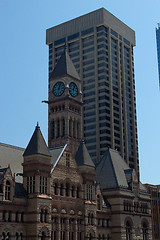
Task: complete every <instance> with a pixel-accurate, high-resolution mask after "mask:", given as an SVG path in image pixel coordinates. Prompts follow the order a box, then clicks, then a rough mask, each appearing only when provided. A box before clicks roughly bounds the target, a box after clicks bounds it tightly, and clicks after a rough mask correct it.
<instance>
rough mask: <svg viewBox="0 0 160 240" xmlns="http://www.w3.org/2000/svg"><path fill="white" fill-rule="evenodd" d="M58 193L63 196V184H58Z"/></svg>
mask: <svg viewBox="0 0 160 240" xmlns="http://www.w3.org/2000/svg"><path fill="white" fill-rule="evenodd" d="M60 195H61V196H63V184H61V185H60Z"/></svg>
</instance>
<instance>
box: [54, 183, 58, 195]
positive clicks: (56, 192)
mask: <svg viewBox="0 0 160 240" xmlns="http://www.w3.org/2000/svg"><path fill="white" fill-rule="evenodd" d="M54 194H55V195H58V185H57V183H55V184H54Z"/></svg>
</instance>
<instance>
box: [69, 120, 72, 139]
mask: <svg viewBox="0 0 160 240" xmlns="http://www.w3.org/2000/svg"><path fill="white" fill-rule="evenodd" d="M69 136H70V137H72V119H70V120H69Z"/></svg>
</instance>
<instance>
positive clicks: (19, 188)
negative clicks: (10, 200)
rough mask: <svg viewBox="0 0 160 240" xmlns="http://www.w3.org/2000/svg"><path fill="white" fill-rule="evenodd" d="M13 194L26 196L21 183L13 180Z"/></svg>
mask: <svg viewBox="0 0 160 240" xmlns="http://www.w3.org/2000/svg"><path fill="white" fill-rule="evenodd" d="M15 196H16V197H27V192H26V190H25V189H24V187H23V184H22V183H17V182H15Z"/></svg>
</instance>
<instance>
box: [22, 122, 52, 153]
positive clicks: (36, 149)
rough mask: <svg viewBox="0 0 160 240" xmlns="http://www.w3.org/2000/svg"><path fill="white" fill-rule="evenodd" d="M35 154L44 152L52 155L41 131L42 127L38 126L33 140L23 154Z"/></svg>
mask: <svg viewBox="0 0 160 240" xmlns="http://www.w3.org/2000/svg"><path fill="white" fill-rule="evenodd" d="M33 154H42V155H46V156H50V153H49V150H48V148H47V145H46V142H45V140H44V138H43V135H42V133H41V130H40V127H39V126H38V124H37V126H36V128H35V131H34V133H33V135H32V137H31V140H30V142H29V144H28V146H27V148H26V150H25V152H24V154H23V156H27V155H33Z"/></svg>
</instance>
